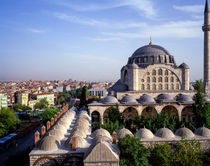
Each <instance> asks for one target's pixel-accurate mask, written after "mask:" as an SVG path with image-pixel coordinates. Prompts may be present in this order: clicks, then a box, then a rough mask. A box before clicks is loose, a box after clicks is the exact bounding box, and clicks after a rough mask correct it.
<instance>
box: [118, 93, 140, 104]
mask: <svg viewBox="0 0 210 166" xmlns="http://www.w3.org/2000/svg"><path fill="white" fill-rule="evenodd" d="M121 103H122V104H129V103H131V104H134V103H135V104H136V103H137V101H136V99H134V97H133V96H130V95H126V96H124V97H123V98H122V100H121Z"/></svg>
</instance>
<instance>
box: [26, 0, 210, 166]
mask: <svg viewBox="0 0 210 166" xmlns="http://www.w3.org/2000/svg"><path fill="white" fill-rule="evenodd" d="M204 14H205V17H204V25H203V31H204V84H205V90H206V92H207V94H208V97H210V44H209V42H210V33H209V32H210V11H209V7H208V0H206V6H205V12H204ZM189 77H190V76H189V67H188V65H187V64H185V63H182V64H181V65H177V64H176V63H175V59H174V56H172V55H171V54H170V53H169V52H168V51H167V50H166V49H165V48H163V47H161V46H158V45H155V44H153V43H152V42H150V43H149V44H148V45H146V46H143V47H140V48H138V49H137V50H136V51H135V52H134V53H133V55H132V56H131V57H129V58H128V62H127V65H125V66H123V67H122V69H121V78H120V79H119V80H118V81H117V82H116V84H115V85H114V86H113V87H111V88H110V89H109V96H107V97H106V98H104V99H102V100H101V101H99V102H93V103H91V104H89V105H88V109H89V114H88V112H87V111H86V110H80V111H78V110H76V108H74V107H73V108H71V109H68V106H65V107H64V108H63V109H62V110H61V111H60V112H59V113H58V114H57V115H55V117H54V118H52V119H51V122H48V123H47V126H46V128H45V126H43V127H42V129H41V134H40V133H39V132H36V133H35V148H34V149H33V150H32V151H31V152H30V154H29V157H30V165H31V166H38V165H46V166H48V165H58V166H60V165H70V166H73V165H77V166H80V165H81V166H83V165H84V166H99V165H100V166H108V165H109V166H119V154H120V151H119V149H118V145H117V143H118V139H120V138H123V137H125V136H126V135H131V136H135V137H137V138H140V139H141V142H142V143H143V144H144V146H146V147H150V146H153V145H154V144H157V143H160V144H162V143H168V144H171V145H173V144H176V143H177V142H179V141H180V140H182V139H183V138H184V139H186V140H197V141H199V142H200V144H201V149H202V150H203V151H209V150H210V129H208V128H206V127H200V128H198V129H196V130H195V132H194V133H193V132H192V131H191V130H190V129H188V128H185V127H182V128H180V129H178V130H177V131H175V132H174V133H173V132H172V131H171V130H169V129H168V128H165V127H164V126H163V128H161V129H158V130H157V131H156V132H155V133H152V132H151V131H150V130H148V129H146V128H140V129H139V130H138V131H137V132H136V133H135V135H133V133H131V132H130V131H129V130H128V129H125V128H123V129H120V130H119V131H117V132H116V133H115V132H114V133H113V134H112V135H110V133H109V132H108V131H107V130H105V129H98V130H96V131H94V132H93V133H91V123H92V122H94V121H97V122H99V123H103V121H104V120H105V119H106V118H107V113H108V109H109V108H110V107H112V106H116V105H118V108H119V111H120V112H122V113H123V116H124V118H125V119H131V118H134V117H135V116H136V115H142V116H154V115H156V114H159V113H161V112H164V113H167V114H171V115H176V116H178V117H179V119H180V120H186V121H193V117H194V116H193V113H192V104H193V103H194V101H193V95H194V91H193V89H192V88H191V87H190V83H189Z"/></svg>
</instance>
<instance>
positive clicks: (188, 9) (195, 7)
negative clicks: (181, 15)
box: [173, 5, 204, 13]
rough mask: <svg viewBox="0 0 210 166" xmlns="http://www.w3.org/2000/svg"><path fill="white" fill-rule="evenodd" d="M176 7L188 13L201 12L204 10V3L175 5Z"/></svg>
mask: <svg viewBox="0 0 210 166" xmlns="http://www.w3.org/2000/svg"><path fill="white" fill-rule="evenodd" d="M173 8H174V9H176V10H179V11H182V12H188V13H201V12H203V11H204V7H203V5H186V6H176V5H174V6H173Z"/></svg>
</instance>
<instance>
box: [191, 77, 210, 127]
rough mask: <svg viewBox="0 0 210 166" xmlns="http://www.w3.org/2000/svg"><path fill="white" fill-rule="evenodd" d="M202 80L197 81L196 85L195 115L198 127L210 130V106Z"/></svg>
mask: <svg viewBox="0 0 210 166" xmlns="http://www.w3.org/2000/svg"><path fill="white" fill-rule="evenodd" d="M203 87H204V84H203V82H202V80H199V81H196V83H195V85H194V89H195V92H196V93H195V96H194V101H195V103H194V104H193V112H194V114H195V124H196V127H201V126H203V125H205V126H206V127H208V128H210V104H209V103H208V102H207V101H206V99H205V97H206V96H207V95H206V92H205V90H204V88H203Z"/></svg>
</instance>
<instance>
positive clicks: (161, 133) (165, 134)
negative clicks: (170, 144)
mask: <svg viewBox="0 0 210 166" xmlns="http://www.w3.org/2000/svg"><path fill="white" fill-rule="evenodd" d="M155 135H156V136H157V137H161V138H165V139H171V138H174V133H173V132H172V131H171V130H170V129H168V128H165V127H164V128H161V129H158V130H157V131H156V133H155Z"/></svg>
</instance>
